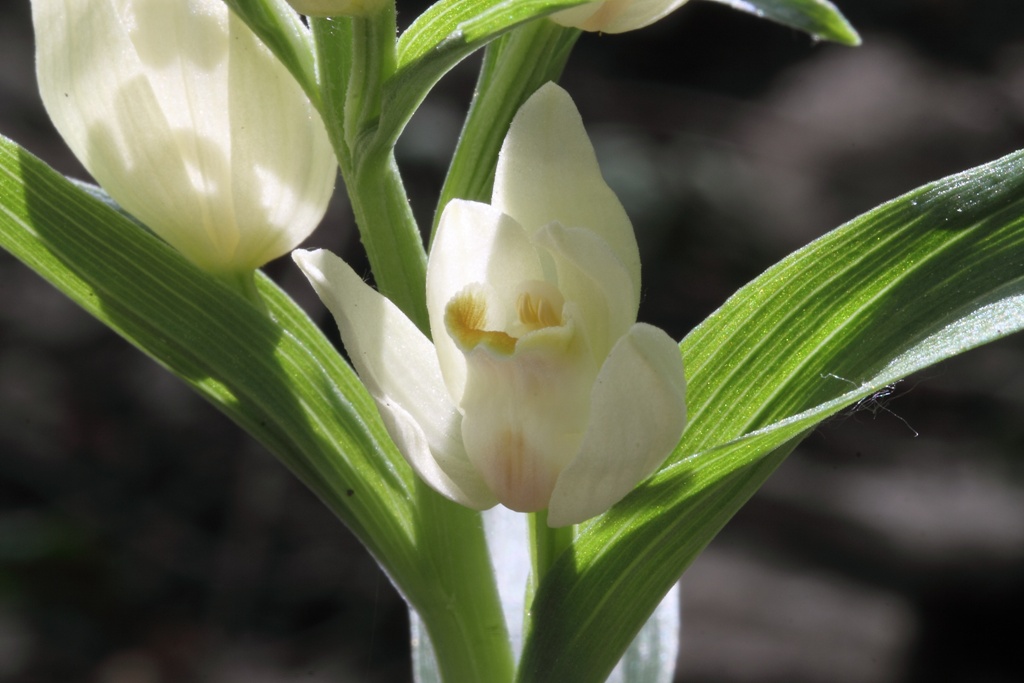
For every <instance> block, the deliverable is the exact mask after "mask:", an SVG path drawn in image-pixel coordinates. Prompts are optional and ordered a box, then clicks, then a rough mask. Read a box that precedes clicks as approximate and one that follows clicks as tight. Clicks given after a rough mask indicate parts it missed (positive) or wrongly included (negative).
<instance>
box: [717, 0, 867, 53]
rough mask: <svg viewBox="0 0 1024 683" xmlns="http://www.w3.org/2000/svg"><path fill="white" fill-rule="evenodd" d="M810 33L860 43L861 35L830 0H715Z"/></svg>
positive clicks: (834, 39)
mask: <svg viewBox="0 0 1024 683" xmlns="http://www.w3.org/2000/svg"><path fill="white" fill-rule="evenodd" d="M712 1H713V2H720V3H722V4H723V5H729V6H730V7H732V8H734V9H738V10H740V11H741V12H749V13H750V14H754V15H756V16H759V17H761V18H763V19H770V20H772V21H775V22H778V23H780V24H784V25H786V26H791V27H793V28H795V29H799V30H801V31H804V32H806V33H810V34H811V35H812V36H814V37H815V38H816V39H818V40H831V41H834V42H837V43H841V44H843V45H860V36H859V35H858V34H857V31H856V29H854V28H853V26H851V25H850V22H848V21H847V20H846V17H844V16H843V14H842V12H840V11H839V9H838V8H837V7H836V6H835V5H833V4H832V3H831V2H829V1H828V0H712Z"/></svg>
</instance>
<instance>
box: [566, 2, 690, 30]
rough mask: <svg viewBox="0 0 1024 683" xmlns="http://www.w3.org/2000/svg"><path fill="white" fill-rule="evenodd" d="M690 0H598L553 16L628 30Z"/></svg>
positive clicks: (582, 25)
mask: <svg viewBox="0 0 1024 683" xmlns="http://www.w3.org/2000/svg"><path fill="white" fill-rule="evenodd" d="M686 2H687V0H598V2H588V3H586V4H584V5H577V6H576V7H570V8H569V9H565V10H562V11H560V12H555V13H554V14H552V15H551V16H550V17H549V18H550V19H551V20H552V21H554V22H555V23H558V24H561V25H562V26H569V27H572V28H578V29H582V30H584V31H596V32H599V33H625V32H626V31H633V30H636V29H638V28H643V27H644V26H649V25H651V24H653V23H654V22H656V21H658V20H659V19H662V18H664V17H665V16H667V15H669V14H671V13H672V12H675V11H676V10H677V9H679V8H680V7H682V6H683V5H685V4H686Z"/></svg>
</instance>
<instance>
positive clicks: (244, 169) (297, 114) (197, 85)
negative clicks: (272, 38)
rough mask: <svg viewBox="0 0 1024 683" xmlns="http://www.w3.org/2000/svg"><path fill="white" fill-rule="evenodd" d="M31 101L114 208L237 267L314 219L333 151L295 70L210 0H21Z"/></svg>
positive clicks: (291, 239) (281, 247) (325, 195)
mask: <svg viewBox="0 0 1024 683" xmlns="http://www.w3.org/2000/svg"><path fill="white" fill-rule="evenodd" d="M32 20H33V24H34V26H35V33H36V62H37V64H36V67H37V74H38V78H39V90H40V93H41V94H42V98H43V103H44V104H45V106H46V110H47V112H48V113H49V115H50V118H51V119H52V120H53V123H54V125H55V126H56V127H57V130H58V131H59V132H60V134H61V135H62V136H63V138H64V140H65V141H66V142H67V144H68V146H69V147H71V150H72V151H73V152H74V153H75V155H76V156H77V157H78V158H79V160H80V161H81V162H82V164H83V165H84V166H85V168H86V169H87V170H88V171H89V173H90V174H92V176H93V177H94V178H95V179H96V181H97V182H98V183H99V184H100V185H101V186H102V187H103V189H104V190H106V192H107V193H108V194H109V195H110V196H111V197H112V198H113V199H114V200H115V201H116V202H117V203H118V204H120V205H121V206H122V207H123V208H124V209H125V210H126V211H128V212H129V213H131V214H132V215H134V216H135V217H136V218H138V219H139V220H141V221H142V222H143V223H145V224H146V225H147V226H148V227H149V228H151V229H152V230H153V231H154V232H155V233H156V234H158V235H159V236H160V237H162V238H163V239H164V240H166V241H167V242H169V243H170V244H171V245H172V246H174V247H175V248H176V249H178V251H180V252H181V253H183V254H184V255H185V256H186V257H187V258H189V259H190V260H192V261H193V262H194V263H196V264H197V265H199V266H200V267H202V268H204V269H206V270H209V271H212V272H215V273H222V274H232V273H244V272H246V271H251V270H253V269H255V268H257V267H259V266H261V265H263V264H264V263H265V262H267V261H269V260H271V259H273V258H276V257H278V256H281V255H283V254H285V253H287V252H288V251H291V250H292V249H293V248H295V246H297V245H298V244H299V243H300V242H301V241H302V240H304V239H305V238H306V237H307V236H308V235H309V234H310V233H311V232H312V231H313V229H314V228H315V227H316V226H317V224H318V223H319V222H320V219H321V218H322V217H323V215H324V212H325V210H326V208H327V203H328V200H329V199H330V197H331V194H332V192H333V189H334V180H335V176H336V172H337V162H336V161H335V157H334V154H333V151H332V149H331V145H330V142H329V140H328V138H327V133H326V130H325V129H324V125H323V122H322V121H321V119H320V117H319V115H318V114H317V112H316V110H315V109H314V108H313V106H312V104H310V101H309V99H308V98H307V97H306V96H305V94H304V93H303V92H302V89H301V88H300V87H299V85H298V83H297V82H296V81H295V79H294V78H293V77H292V76H291V74H289V73H288V71H287V70H286V69H285V67H284V65H282V64H281V62H279V61H278V60H277V59H276V58H275V57H274V56H273V55H272V54H271V52H270V50H268V49H267V48H266V46H264V45H263V44H262V43H261V42H259V40H258V39H257V38H256V36H255V34H253V32H252V31H251V30H249V28H248V27H246V25H245V24H244V23H243V22H242V21H241V20H240V19H238V18H237V17H235V16H234V15H233V14H232V13H231V12H229V11H228V8H227V6H226V5H225V4H224V3H223V2H222V1H221V0H173V1H166V2H153V1H151V0H150V1H147V0H74V1H73V2H69V1H68V0H32Z"/></svg>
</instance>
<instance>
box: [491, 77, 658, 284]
mask: <svg viewBox="0 0 1024 683" xmlns="http://www.w3.org/2000/svg"><path fill="white" fill-rule="evenodd" d="M491 203H492V204H493V206H494V207H495V208H496V209H498V210H500V211H502V212H503V213H507V214H508V215H509V216H512V218H514V219H516V220H517V221H518V222H519V224H520V225H522V226H523V227H524V228H525V229H526V231H527V232H528V233H529V234H531V235H532V234H534V233H535V232H536V231H537V230H540V229H541V228H542V227H544V226H545V225H547V224H549V223H552V222H555V221H557V222H559V223H561V224H562V225H564V226H566V227H568V228H574V227H580V228H588V229H590V230H592V231H593V232H594V233H596V234H597V235H598V236H599V237H600V238H601V239H603V240H604V241H606V242H607V243H608V245H609V246H610V247H611V249H612V251H613V252H615V254H616V256H618V258H619V260H620V261H621V262H622V264H623V265H624V266H625V268H626V271H627V272H628V273H629V274H630V277H631V278H632V280H633V287H634V289H635V290H636V291H637V292H639V291H640V253H639V250H638V249H637V244H636V236H635V235H634V234H633V226H632V224H631V223H630V222H629V217H628V216H626V212H625V210H624V209H623V208H622V204H621V203H620V202H619V199H618V197H616V196H615V193H614V192H612V190H611V188H610V187H608V184H607V183H606V182H605V181H604V178H603V177H602V176H601V169H600V168H599V167H598V165H597V157H596V156H595V155H594V147H593V145H591V144H590V138H588V137H587V131H586V130H585V129H584V127H583V120H582V119H581V118H580V113H579V112H578V111H577V110H576V105H575V104H573V101H572V98H570V97H569V94H568V93H567V92H565V91H564V90H562V89H561V88H560V87H558V86H557V85H555V84H554V83H547V84H545V85H543V86H541V88H540V89H539V90H537V92H535V93H534V94H533V95H532V96H531V97H530V99H528V100H527V101H526V103H525V104H523V106H522V107H521V108H520V109H519V112H518V113H517V114H516V116H515V118H514V119H513V120H512V125H511V127H510V128H509V131H508V135H507V136H506V137H505V142H504V144H503V145H502V147H501V153H500V156H499V157H498V168H497V170H496V172H495V176H494V195H493V197H492V201H491Z"/></svg>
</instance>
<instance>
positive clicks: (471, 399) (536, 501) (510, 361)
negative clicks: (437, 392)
mask: <svg viewBox="0 0 1024 683" xmlns="http://www.w3.org/2000/svg"><path fill="white" fill-rule="evenodd" d="M466 358H467V361H468V369H469V373H468V376H467V381H466V393H465V396H464V398H463V401H462V404H461V408H462V411H463V419H462V438H463V442H464V443H465V444H466V452H467V453H468V454H469V459H470V461H472V462H473V464H474V465H475V466H476V468H477V470H478V471H479V472H480V474H481V476H483V478H484V480H485V481H486V482H487V484H488V486H489V487H490V489H491V491H493V492H494V494H495V495H496V496H497V498H498V501H499V502H500V503H501V504H502V505H504V506H505V507H508V508H511V509H513V510H516V511H518V512H536V511H537V510H543V509H544V508H546V507H547V506H548V500H549V498H550V496H551V491H552V489H553V488H554V486H555V482H556V480H557V478H558V473H559V472H560V471H561V470H562V468H563V467H564V466H565V464H566V462H568V460H569V459H570V458H571V457H572V456H573V455H574V454H575V453H576V452H577V450H578V448H579V443H580V438H581V437H582V436H583V431H584V429H585V427H586V425H587V416H588V408H589V402H590V396H589V394H590V388H591V386H592V384H593V381H594V376H595V375H596V371H597V365H596V364H595V363H594V362H593V359H592V357H591V355H590V352H589V350H588V348H587V346H586V343H585V340H584V339H583V336H582V335H580V334H578V332H577V331H576V330H575V329H574V327H573V325H572V324H569V325H565V326H562V327H547V328H544V329H541V330H537V331H535V332H532V333H530V334H529V335H527V336H525V337H523V338H522V339H520V340H519V343H518V344H517V345H516V349H515V352H514V353H513V354H511V355H505V354H501V353H495V352H492V351H491V350H490V349H488V348H486V347H484V346H483V345H481V346H478V347H477V348H475V349H474V350H473V351H471V352H470V353H468V354H467V355H466Z"/></svg>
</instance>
